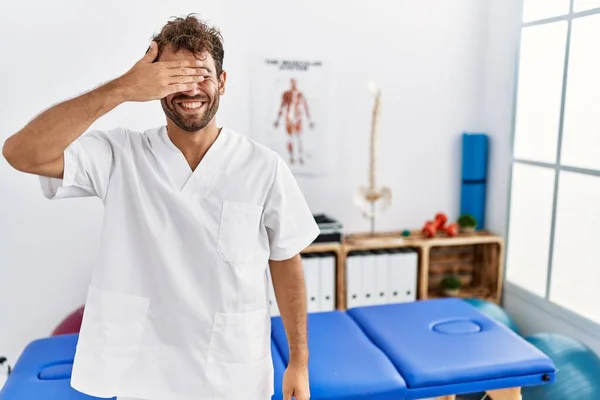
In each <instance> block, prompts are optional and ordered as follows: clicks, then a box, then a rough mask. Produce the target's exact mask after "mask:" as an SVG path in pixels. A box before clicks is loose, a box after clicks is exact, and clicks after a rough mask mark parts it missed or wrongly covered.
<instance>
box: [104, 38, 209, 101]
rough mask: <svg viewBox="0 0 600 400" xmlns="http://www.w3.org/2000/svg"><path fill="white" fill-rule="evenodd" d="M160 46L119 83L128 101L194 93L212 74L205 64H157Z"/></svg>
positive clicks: (132, 68)
mask: <svg viewBox="0 0 600 400" xmlns="http://www.w3.org/2000/svg"><path fill="white" fill-rule="evenodd" d="M157 56H158V45H157V44H156V42H154V41H153V42H152V44H151V45H150V48H149V49H148V51H147V52H146V54H145V55H144V57H142V58H141V59H140V60H139V61H138V62H137V63H135V65H134V66H133V67H131V69H130V70H129V71H127V72H126V73H125V74H123V75H122V76H120V77H119V78H117V79H116V80H115V83H116V84H117V85H118V86H119V88H120V89H121V90H122V91H123V94H124V96H125V99H126V100H127V101H138V102H139V101H151V100H157V99H161V98H163V97H165V96H168V95H170V94H173V93H177V92H185V91H188V90H192V89H193V88H194V87H195V86H196V85H197V84H198V83H200V82H203V81H204V77H205V76H208V75H209V73H208V71H207V70H206V69H205V68H202V67H203V63H202V61H199V60H196V61H190V60H178V61H156V62H155V59H156V57H157Z"/></svg>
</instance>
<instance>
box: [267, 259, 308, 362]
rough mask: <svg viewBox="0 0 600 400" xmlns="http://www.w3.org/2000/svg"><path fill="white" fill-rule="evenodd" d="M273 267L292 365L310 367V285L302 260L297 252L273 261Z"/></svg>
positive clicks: (274, 287)
mask: <svg viewBox="0 0 600 400" xmlns="http://www.w3.org/2000/svg"><path fill="white" fill-rule="evenodd" d="M270 266H271V277H272V279H273V289H274V291H275V298H276V299H277V305H278V308H279V313H280V315H281V319H282V320H283V325H284V328H285V331H286V335H287V339H288V344H289V348H290V364H294V365H300V366H306V364H307V363H308V340H307V326H306V286H305V282H304V271H303V266H302V259H301V257H300V255H297V256H295V257H293V258H291V259H289V260H285V261H270Z"/></svg>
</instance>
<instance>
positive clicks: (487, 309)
mask: <svg viewBox="0 0 600 400" xmlns="http://www.w3.org/2000/svg"><path fill="white" fill-rule="evenodd" d="M464 300H465V301H466V302H467V303H469V304H471V305H472V306H474V307H475V308H477V309H478V310H479V311H481V312H482V313H483V314H485V315H487V316H488V317H490V318H492V319H494V320H496V321H498V322H500V323H502V324H504V325H506V326H507V327H509V328H510V329H512V330H513V331H514V332H516V333H517V334H520V331H519V327H518V326H517V324H516V323H515V321H513V320H512V318H511V317H510V316H509V315H508V313H507V312H506V311H504V309H503V308H502V307H500V306H499V305H497V304H496V303H492V302H491V301H488V300H484V299H480V298H467V299H464Z"/></svg>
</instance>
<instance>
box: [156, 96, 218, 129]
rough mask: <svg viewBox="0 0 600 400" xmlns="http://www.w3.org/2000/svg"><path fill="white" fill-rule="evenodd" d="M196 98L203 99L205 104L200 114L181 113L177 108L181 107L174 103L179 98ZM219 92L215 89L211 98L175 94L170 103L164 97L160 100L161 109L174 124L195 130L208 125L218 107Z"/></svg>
mask: <svg viewBox="0 0 600 400" xmlns="http://www.w3.org/2000/svg"><path fill="white" fill-rule="evenodd" d="M193 99H196V100H198V101H203V102H205V104H204V105H203V106H202V107H204V112H203V113H202V114H191V115H187V114H182V113H180V112H179V111H178V110H177V108H178V107H181V106H178V105H176V103H177V102H178V101H180V100H193ZM219 99H220V96H219V92H218V91H215V93H214V95H213V98H212V99H211V98H207V97H205V96H195V97H190V96H185V95H182V96H177V97H174V98H173V99H171V102H170V104H168V103H167V100H166V99H165V98H163V99H161V100H160V104H161V105H162V109H163V111H164V112H165V114H166V116H167V117H168V118H169V119H170V120H171V121H173V123H174V124H175V125H177V126H178V127H179V128H181V129H182V130H184V131H186V132H196V131H199V130H201V129H203V128H204V127H206V125H208V123H209V122H210V121H211V120H212V119H213V117H214V116H215V114H216V113H217V110H218V109H219Z"/></svg>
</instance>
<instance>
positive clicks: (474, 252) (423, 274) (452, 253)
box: [303, 231, 504, 310]
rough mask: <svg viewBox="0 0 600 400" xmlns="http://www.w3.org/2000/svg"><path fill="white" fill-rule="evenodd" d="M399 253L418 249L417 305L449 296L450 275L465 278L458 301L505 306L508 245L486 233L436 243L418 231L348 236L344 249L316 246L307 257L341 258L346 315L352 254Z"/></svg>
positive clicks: (340, 298) (340, 305) (340, 296)
mask: <svg viewBox="0 0 600 400" xmlns="http://www.w3.org/2000/svg"><path fill="white" fill-rule="evenodd" d="M394 248H412V249H415V250H416V251H417V253H418V255H419V265H418V276H419V278H418V283H417V299H419V300H424V299H429V298H437V297H443V296H446V295H445V294H443V293H442V292H441V291H440V290H439V283H440V280H441V279H442V277H443V276H444V275H446V274H449V273H451V274H455V275H457V276H459V277H460V280H461V282H462V284H463V287H462V288H461V290H460V292H459V293H458V294H457V295H456V296H458V297H478V298H482V299H485V300H489V301H492V302H495V303H497V304H499V303H500V302H501V296H502V281H503V276H502V264H503V257H504V242H503V239H502V238H501V237H499V236H496V235H493V234H491V233H489V232H486V231H481V232H476V233H471V234H459V235H458V236H455V237H448V236H445V235H439V236H436V237H433V238H426V237H424V236H422V235H421V233H420V232H418V231H415V232H411V235H410V236H409V237H403V236H402V234H401V233H400V232H385V233H378V234H375V235H371V234H354V235H348V236H346V237H345V238H344V240H343V242H342V243H315V244H313V245H311V246H309V247H308V248H307V249H305V250H304V251H303V254H308V253H333V254H334V255H335V256H336V260H337V262H336V269H337V271H336V308H337V309H338V310H345V309H346V308H347V302H346V268H345V267H346V259H347V257H348V254H349V253H350V252H352V251H357V250H377V249H394Z"/></svg>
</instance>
